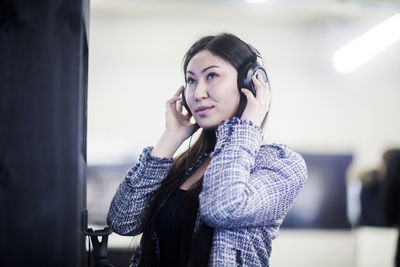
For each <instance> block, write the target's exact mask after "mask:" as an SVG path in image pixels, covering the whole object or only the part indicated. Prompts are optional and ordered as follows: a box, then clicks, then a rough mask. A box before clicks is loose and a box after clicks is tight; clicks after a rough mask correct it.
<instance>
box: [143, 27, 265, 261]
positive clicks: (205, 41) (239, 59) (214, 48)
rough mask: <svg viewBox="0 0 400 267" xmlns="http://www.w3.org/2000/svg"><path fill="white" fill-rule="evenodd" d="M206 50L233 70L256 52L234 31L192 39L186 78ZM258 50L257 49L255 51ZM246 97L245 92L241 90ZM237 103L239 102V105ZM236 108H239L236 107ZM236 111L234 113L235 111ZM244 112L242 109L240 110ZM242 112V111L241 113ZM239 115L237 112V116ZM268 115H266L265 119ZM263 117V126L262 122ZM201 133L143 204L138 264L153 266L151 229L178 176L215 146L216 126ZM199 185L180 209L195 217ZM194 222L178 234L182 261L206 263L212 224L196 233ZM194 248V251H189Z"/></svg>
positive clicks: (186, 55) (185, 68)
mask: <svg viewBox="0 0 400 267" xmlns="http://www.w3.org/2000/svg"><path fill="white" fill-rule="evenodd" d="M203 50H208V51H210V52H211V53H212V54H214V55H216V56H219V57H221V58H222V59H224V60H226V61H227V62H229V63H230V64H232V66H233V67H235V69H236V70H239V68H240V67H241V66H242V65H243V64H246V63H248V62H249V61H255V60H257V54H256V53H255V52H254V51H253V50H252V48H250V46H249V45H248V44H246V43H245V42H243V41H242V40H241V39H239V38H238V37H236V36H235V35H233V34H228V33H222V34H219V35H216V36H206V37H203V38H201V39H199V40H198V41H197V42H195V43H194V44H193V45H192V46H191V47H190V49H189V50H188V52H187V53H186V54H185V56H184V58H183V72H184V75H185V81H186V70H187V66H188V64H189V62H190V60H191V59H192V58H193V56H194V55H196V54H197V53H199V52H200V51H203ZM257 53H258V52H257ZM242 96H243V97H244V98H245V96H244V94H242V93H241V102H242ZM239 107H240V105H239ZM238 112H240V111H239V109H238ZM238 112H237V113H236V114H237V115H238ZM241 112H243V110H242V111H241ZM240 115H241V113H240ZM238 117H239V116H238ZM266 117H267V115H266V116H265V119H266ZM265 119H264V121H263V124H262V127H263V125H264V123H265ZM201 131H202V132H201V134H200V136H199V138H198V139H197V141H196V142H195V144H194V145H193V147H192V148H191V149H190V155H189V153H188V152H189V150H187V151H185V152H184V153H182V154H180V155H179V156H178V157H176V159H175V160H174V162H173V163H172V166H171V169H170V170H169V172H168V175H167V176H166V177H165V178H164V180H163V182H162V183H161V185H160V187H159V188H158V189H157V190H156V191H155V192H154V194H153V196H152V199H151V201H150V203H149V205H148V207H147V208H146V211H145V214H144V219H143V221H142V227H143V236H142V241H141V245H142V256H141V261H140V266H146V267H147V266H154V265H156V264H157V258H156V254H155V253H156V252H155V246H154V245H155V243H154V239H153V237H154V233H155V229H156V219H157V215H158V213H159V211H160V209H161V207H162V206H161V205H162V203H163V201H164V200H165V198H166V197H167V196H168V195H169V194H170V193H171V192H172V191H173V190H175V189H176V188H177V187H178V186H179V184H180V182H181V179H182V178H183V177H184V176H185V173H186V171H187V170H186V165H188V166H192V165H193V164H194V163H195V162H196V160H197V159H198V158H199V157H200V156H202V155H204V154H205V153H207V152H211V151H212V150H214V147H215V144H216V135H215V130H213V129H209V130H206V129H201ZM201 189H202V179H200V181H199V182H198V183H197V184H196V185H194V187H193V188H192V189H190V190H189V192H188V194H187V196H186V197H187V198H188V199H191V200H192V201H183V203H184V206H183V207H182V213H183V214H185V217H187V218H196V216H197V211H198V195H199V193H200V191H201ZM193 227H194V225H193V223H192V224H187V225H184V227H183V232H184V233H187V234H186V235H184V236H182V237H181V246H180V247H181V250H180V251H181V252H183V253H181V259H180V262H181V265H182V266H184V265H185V266H186V265H189V266H207V265H208V259H209V254H210V250H211V246H212V237H213V228H211V227H209V226H207V225H205V224H204V223H201V224H200V226H199V229H198V231H197V233H195V235H194V239H192V237H193V234H192V232H191V230H192V229H193ZM191 251H195V253H190V252H191Z"/></svg>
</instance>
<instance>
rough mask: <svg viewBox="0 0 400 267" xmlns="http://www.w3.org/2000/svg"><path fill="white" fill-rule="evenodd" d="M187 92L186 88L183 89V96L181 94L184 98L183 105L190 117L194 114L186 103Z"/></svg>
mask: <svg viewBox="0 0 400 267" xmlns="http://www.w3.org/2000/svg"><path fill="white" fill-rule="evenodd" d="M185 90H186V86H185V87H184V88H183V89H182V94H181V97H182V104H183V106H184V107H185V109H186V111H187V112H188V113H189V114H190V115H192V112H190V108H189V106H188V104H187V103H186V97H185Z"/></svg>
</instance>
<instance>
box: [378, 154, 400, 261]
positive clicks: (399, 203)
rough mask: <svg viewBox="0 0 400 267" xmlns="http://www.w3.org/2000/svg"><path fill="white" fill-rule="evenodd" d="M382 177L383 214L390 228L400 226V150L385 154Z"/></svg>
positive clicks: (399, 258) (399, 240)
mask: <svg viewBox="0 0 400 267" xmlns="http://www.w3.org/2000/svg"><path fill="white" fill-rule="evenodd" d="M380 175H381V176H382V177H384V179H383V192H382V200H383V214H384V216H385V219H386V221H387V223H388V224H389V225H390V226H396V227H397V228H399V226H400V149H390V150H387V151H386V152H385V153H384V154H383V160H382V165H381V168H380ZM395 266H396V267H400V231H399V233H398V237H397V249H396V255H395Z"/></svg>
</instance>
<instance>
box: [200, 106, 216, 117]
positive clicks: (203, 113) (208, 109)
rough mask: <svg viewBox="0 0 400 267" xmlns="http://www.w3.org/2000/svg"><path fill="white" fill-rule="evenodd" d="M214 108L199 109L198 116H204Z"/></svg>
mask: <svg viewBox="0 0 400 267" xmlns="http://www.w3.org/2000/svg"><path fill="white" fill-rule="evenodd" d="M213 108H214V107H212V106H211V107H199V108H198V109H197V111H196V112H197V114H199V115H200V116H204V115H206V114H207V113H208V112H209V111H210V110H211V109H213Z"/></svg>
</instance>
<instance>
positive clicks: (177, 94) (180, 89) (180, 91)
mask: <svg viewBox="0 0 400 267" xmlns="http://www.w3.org/2000/svg"><path fill="white" fill-rule="evenodd" d="M183 88H184V86H183V85H181V87H179V89H178V91H176V93H175V94H174V96H180V94H181V93H182V90H183Z"/></svg>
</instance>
